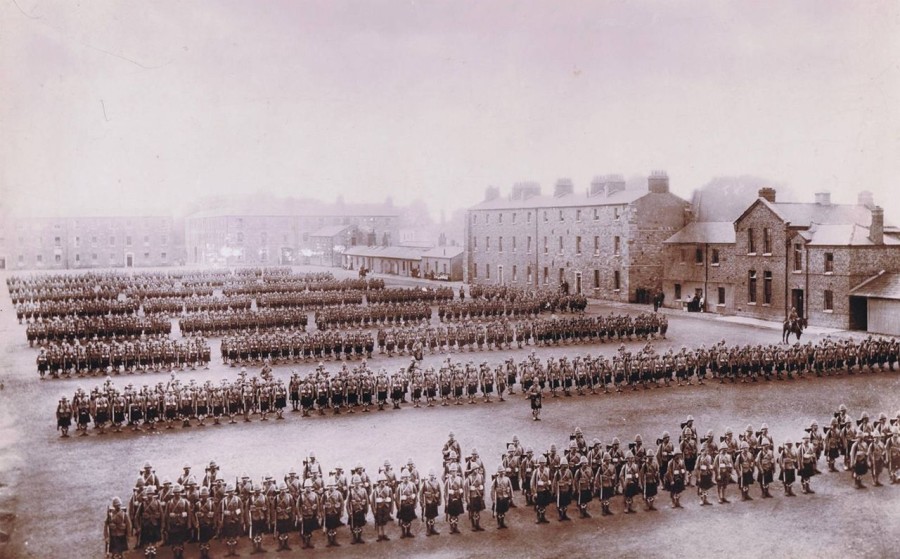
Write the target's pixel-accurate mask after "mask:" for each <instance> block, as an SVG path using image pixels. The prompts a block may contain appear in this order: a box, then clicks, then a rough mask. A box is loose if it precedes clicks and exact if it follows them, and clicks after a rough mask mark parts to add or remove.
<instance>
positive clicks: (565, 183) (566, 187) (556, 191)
mask: <svg viewBox="0 0 900 559" xmlns="http://www.w3.org/2000/svg"><path fill="white" fill-rule="evenodd" d="M574 191H575V185H574V184H572V179H559V180H558V181H556V185H555V186H554V187H553V196H554V197H556V198H560V197H562V196H568V195H569V194H572V193H573V192H574Z"/></svg>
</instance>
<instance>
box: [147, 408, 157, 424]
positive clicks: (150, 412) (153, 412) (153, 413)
mask: <svg viewBox="0 0 900 559" xmlns="http://www.w3.org/2000/svg"><path fill="white" fill-rule="evenodd" d="M158 416H159V411H157V409H156V408H155V407H149V408H147V421H156V418H157V417H158Z"/></svg>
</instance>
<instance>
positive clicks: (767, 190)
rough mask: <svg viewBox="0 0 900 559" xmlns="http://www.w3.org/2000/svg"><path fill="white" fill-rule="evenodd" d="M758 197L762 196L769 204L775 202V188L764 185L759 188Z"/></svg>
mask: <svg viewBox="0 0 900 559" xmlns="http://www.w3.org/2000/svg"><path fill="white" fill-rule="evenodd" d="M759 197H760V198H764V199H765V200H766V201H767V202H769V203H770V204H774V203H775V189H774V188H771V187H768V186H766V187H764V188H760V189H759Z"/></svg>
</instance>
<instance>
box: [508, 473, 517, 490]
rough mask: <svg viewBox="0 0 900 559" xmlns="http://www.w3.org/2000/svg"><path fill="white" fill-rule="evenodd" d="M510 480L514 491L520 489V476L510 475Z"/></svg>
mask: <svg viewBox="0 0 900 559" xmlns="http://www.w3.org/2000/svg"><path fill="white" fill-rule="evenodd" d="M509 482H510V484H512V488H513V491H518V490H519V476H509Z"/></svg>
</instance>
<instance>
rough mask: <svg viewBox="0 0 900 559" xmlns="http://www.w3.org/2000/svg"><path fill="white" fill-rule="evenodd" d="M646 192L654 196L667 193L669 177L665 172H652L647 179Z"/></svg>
mask: <svg viewBox="0 0 900 559" xmlns="http://www.w3.org/2000/svg"><path fill="white" fill-rule="evenodd" d="M647 190H649V191H650V192H652V193H654V194H665V193H667V192H668V191H669V175H667V174H666V172H665V171H652V172H651V173H650V176H649V177H648V178H647Z"/></svg>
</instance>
